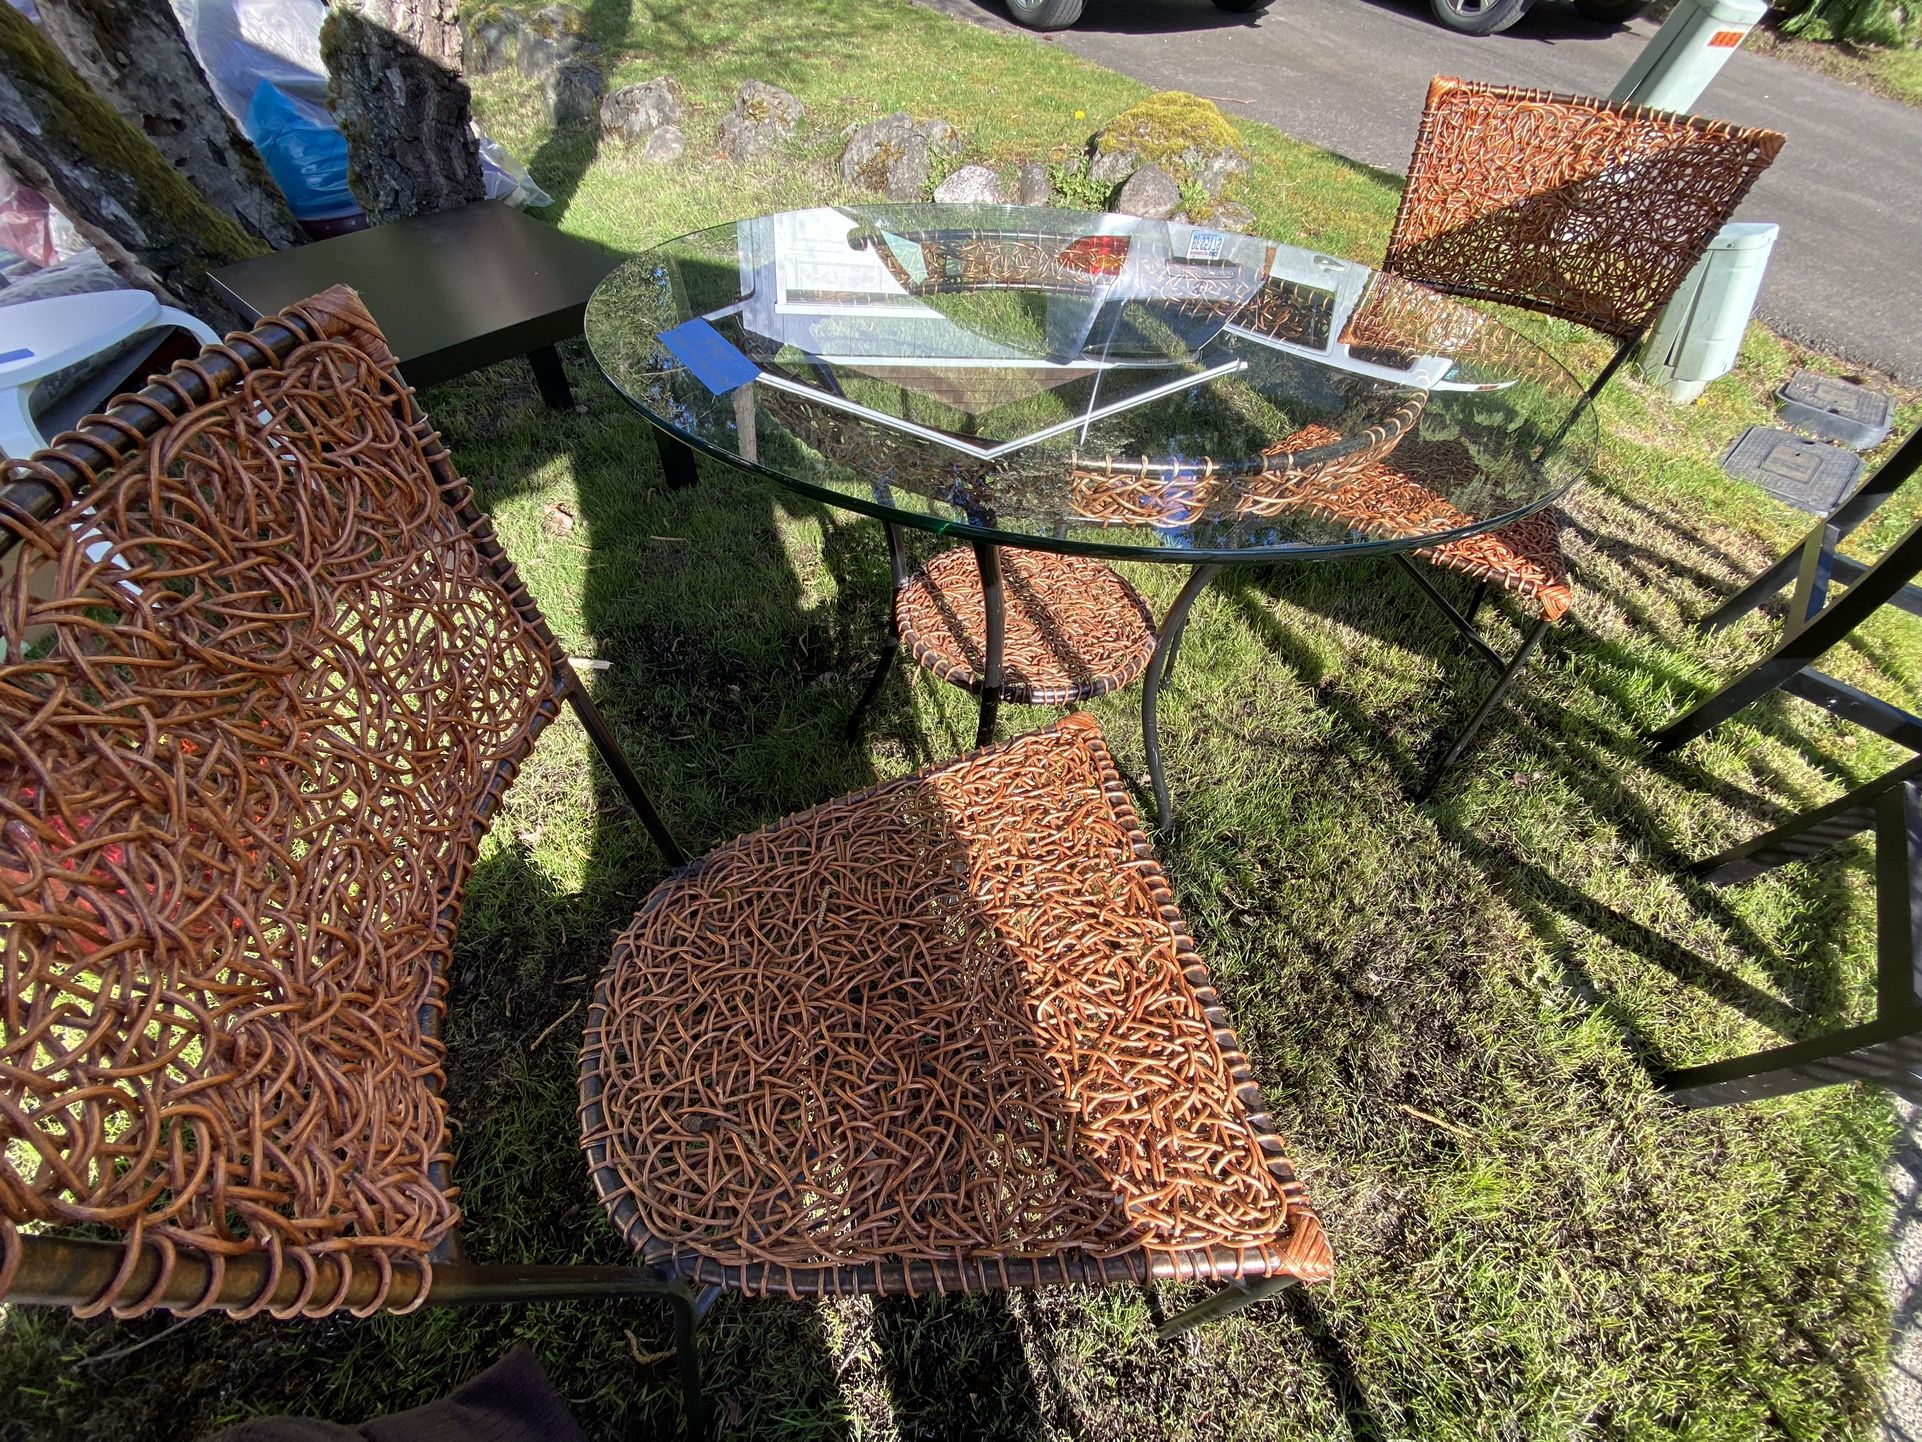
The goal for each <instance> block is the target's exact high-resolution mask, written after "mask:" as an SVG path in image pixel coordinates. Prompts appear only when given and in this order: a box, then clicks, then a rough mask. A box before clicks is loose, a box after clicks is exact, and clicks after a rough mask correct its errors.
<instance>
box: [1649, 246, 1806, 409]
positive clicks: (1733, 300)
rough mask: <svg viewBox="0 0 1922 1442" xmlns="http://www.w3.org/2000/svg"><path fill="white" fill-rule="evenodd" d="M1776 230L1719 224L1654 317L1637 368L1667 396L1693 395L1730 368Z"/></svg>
mask: <svg viewBox="0 0 1922 1442" xmlns="http://www.w3.org/2000/svg"><path fill="white" fill-rule="evenodd" d="M1779 230H1780V227H1779V226H1774V225H1766V224H1757V223H1756V222H1753V221H1739V220H1738V221H1736V222H1734V223H1733V224H1730V225H1725V226H1723V227H1722V231H1721V234H1719V235H1717V236H1716V237H1715V239H1714V240H1712V241H1710V242H1709V247H1708V254H1706V255H1704V256H1703V257H1702V258H1701V259H1700V260H1699V261H1697V262H1696V263H1695V269H1693V270H1691V271H1690V272H1689V273H1688V276H1687V278H1686V279H1684V280H1683V282H1682V287H1681V289H1680V290H1678V291H1676V292H1675V299H1673V300H1671V301H1670V302H1669V303H1668V306H1667V308H1666V309H1665V310H1663V312H1662V314H1661V318H1660V319H1658V320H1657V321H1656V322H1655V329H1654V331H1653V333H1652V334H1651V335H1650V336H1649V340H1648V349H1647V350H1645V351H1643V352H1642V370H1643V371H1644V372H1645V373H1646V374H1647V375H1648V378H1649V379H1650V380H1651V381H1653V382H1654V383H1655V384H1656V385H1658V386H1661V387H1662V388H1663V389H1664V390H1665V391H1666V392H1667V393H1668V398H1669V399H1670V400H1672V401H1676V402H1680V403H1684V404H1685V403H1687V402H1689V401H1692V400H1694V399H1695V398H1696V397H1697V396H1699V395H1700V394H1701V393H1702V392H1703V391H1704V390H1706V389H1707V388H1708V383H1709V382H1710V381H1712V380H1714V379H1715V378H1716V377H1717V376H1719V375H1726V374H1727V373H1728V372H1729V370H1731V369H1732V368H1733V367H1734V365H1735V360H1736V357H1737V356H1739V355H1740V354H1741V353H1742V335H1743V333H1744V332H1745V331H1746V330H1747V329H1748V322H1749V317H1750V316H1751V315H1752V314H1753V313H1754V311H1755V297H1756V296H1757V295H1758V294H1759V293H1760V292H1761V289H1762V273H1763V272H1764V271H1766V270H1767V269H1768V263H1769V252H1770V251H1772V250H1773V249H1774V248H1775V237H1776V235H1777V234H1778V232H1779Z"/></svg>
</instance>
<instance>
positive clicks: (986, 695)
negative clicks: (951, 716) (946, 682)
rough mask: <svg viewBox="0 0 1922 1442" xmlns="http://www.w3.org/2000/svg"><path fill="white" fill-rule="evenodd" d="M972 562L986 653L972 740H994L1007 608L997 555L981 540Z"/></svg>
mask: <svg viewBox="0 0 1922 1442" xmlns="http://www.w3.org/2000/svg"><path fill="white" fill-rule="evenodd" d="M974 563H975V565H976V566H978V567H979V568H980V570H981V600H982V603H983V605H984V606H985V607H986V609H987V633H988V636H987V655H986V656H984V657H983V658H982V666H981V721H980V724H979V725H977V726H976V727H975V731H974V744H975V745H976V746H977V747H979V746H986V745H987V744H988V743H989V742H990V741H992V740H994V721H995V716H996V714H997V713H998V712H999V711H1000V709H1001V682H1002V676H1001V666H1002V659H1003V651H1004V649H1005V647H1006V643H1007V623H1008V618H1007V611H1006V609H1005V608H1004V607H1003V605H1002V596H1001V556H1000V554H999V553H998V552H997V551H996V550H995V549H994V547H993V546H990V545H988V544H987V543H986V542H984V541H976V542H975V543H974Z"/></svg>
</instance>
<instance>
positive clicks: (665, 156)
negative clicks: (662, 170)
mask: <svg viewBox="0 0 1922 1442" xmlns="http://www.w3.org/2000/svg"><path fill="white" fill-rule="evenodd" d="M686 150H687V135H686V133H685V132H683V131H682V129H681V127H680V126H678V125H663V126H662V127H661V128H660V129H659V130H656V131H655V132H654V133H653V134H651V135H649V136H648V137H647V142H646V143H645V144H644V145H642V146H641V159H642V160H645V161H647V162H648V163H649V164H650V165H672V164H673V163H674V162H675V161H677V160H679V159H680V158H681V156H682V154H683V153H684V152H685V151H686Z"/></svg>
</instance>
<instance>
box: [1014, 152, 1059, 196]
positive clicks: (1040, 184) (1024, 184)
mask: <svg viewBox="0 0 1922 1442" xmlns="http://www.w3.org/2000/svg"><path fill="white" fill-rule="evenodd" d="M1014 198H1015V201H1016V203H1017V204H1020V205H1046V204H1048V203H1049V202H1050V201H1051V200H1053V199H1054V183H1053V182H1052V181H1050V180H1049V179H1048V167H1047V166H1045V165H1042V164H1040V163H1039V162H1037V161H1033V160H1030V161H1029V162H1028V163H1027V164H1026V165H1024V166H1022V167H1021V169H1020V170H1018V171H1016V172H1015V177H1014Z"/></svg>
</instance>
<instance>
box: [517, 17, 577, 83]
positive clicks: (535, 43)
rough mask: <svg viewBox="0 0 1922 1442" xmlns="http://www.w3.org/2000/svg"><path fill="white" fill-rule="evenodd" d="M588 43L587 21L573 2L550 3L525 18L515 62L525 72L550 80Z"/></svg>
mask: <svg viewBox="0 0 1922 1442" xmlns="http://www.w3.org/2000/svg"><path fill="white" fill-rule="evenodd" d="M586 43H587V20H586V17H584V16H583V15H582V14H581V12H580V11H579V10H577V9H576V8H575V7H574V6H572V5H546V6H543V7H542V8H541V9H539V10H536V11H535V12H534V13H533V14H532V15H530V16H528V17H527V19H525V20H524V21H522V22H521V23H520V26H519V30H518V39H517V42H516V53H515V56H514V64H515V65H516V66H517V67H518V68H519V70H520V72H521V74H523V75H531V76H534V77H536V78H537V79H543V80H544V79H546V78H547V76H548V75H549V74H551V73H552V72H553V71H554V70H556V69H557V68H558V67H559V66H560V65H561V64H562V62H564V61H567V60H572V59H573V58H574V57H575V56H576V55H578V54H579V53H580V50H581V46H582V45H584V44H586Z"/></svg>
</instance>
